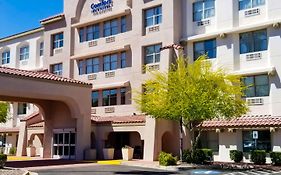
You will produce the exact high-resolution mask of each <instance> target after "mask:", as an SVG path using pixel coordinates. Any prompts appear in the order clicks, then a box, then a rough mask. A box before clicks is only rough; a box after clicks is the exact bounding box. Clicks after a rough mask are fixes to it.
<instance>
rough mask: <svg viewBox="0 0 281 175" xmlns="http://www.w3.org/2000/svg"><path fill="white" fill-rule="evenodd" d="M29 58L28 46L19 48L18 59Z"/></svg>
mask: <svg viewBox="0 0 281 175" xmlns="http://www.w3.org/2000/svg"><path fill="white" fill-rule="evenodd" d="M28 58H29V46H24V47H21V48H20V60H27V59H28Z"/></svg>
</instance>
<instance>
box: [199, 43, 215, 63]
mask: <svg viewBox="0 0 281 175" xmlns="http://www.w3.org/2000/svg"><path fill="white" fill-rule="evenodd" d="M204 54H207V56H208V58H216V57H217V44H216V39H211V40H206V41H200V42H196V43H194V60H196V59H197V58H198V57H200V56H201V55H204Z"/></svg>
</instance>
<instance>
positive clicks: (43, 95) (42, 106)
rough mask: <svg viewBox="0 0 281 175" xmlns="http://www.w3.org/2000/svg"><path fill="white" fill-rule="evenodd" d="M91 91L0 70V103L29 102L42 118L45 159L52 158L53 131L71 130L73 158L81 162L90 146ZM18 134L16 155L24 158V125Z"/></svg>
mask: <svg viewBox="0 0 281 175" xmlns="http://www.w3.org/2000/svg"><path fill="white" fill-rule="evenodd" d="M91 88H92V85H91V84H88V83H85V82H81V81H77V80H74V79H69V78H63V77H59V76H56V75H53V74H50V73H47V72H35V71H26V70H19V69H13V68H6V67H0V101H9V102H26V103H33V104H35V105H37V106H38V108H39V113H40V115H42V116H43V119H44V122H45V125H44V140H43V147H44V153H43V155H44V157H45V158H52V157H53V148H52V147H53V142H52V141H53V136H54V132H65V131H70V130H71V131H72V133H75V134H76V136H75V147H74V148H73V149H74V150H75V151H74V152H75V158H76V159H83V151H84V150H85V149H88V148H89V147H90V133H91V118H90V116H91ZM19 132H20V133H19V143H18V145H19V146H21V145H22V146H21V147H20V148H18V151H17V154H18V155H24V154H25V148H26V146H27V143H26V139H25V137H26V126H24V125H21V126H20V128H19ZM21 138H22V139H21ZM21 140H22V141H21ZM20 142H22V143H20Z"/></svg>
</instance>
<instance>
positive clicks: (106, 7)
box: [91, 0, 113, 15]
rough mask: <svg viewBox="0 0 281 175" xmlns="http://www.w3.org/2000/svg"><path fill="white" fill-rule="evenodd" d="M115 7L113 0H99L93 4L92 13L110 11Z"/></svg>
mask: <svg viewBox="0 0 281 175" xmlns="http://www.w3.org/2000/svg"><path fill="white" fill-rule="evenodd" d="M112 7H113V0H99V2H98V3H93V4H92V5H91V9H92V13H93V14H94V15H97V14H101V13H105V12H107V11H110V10H111V9H112Z"/></svg>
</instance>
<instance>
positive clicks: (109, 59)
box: [103, 54, 117, 71]
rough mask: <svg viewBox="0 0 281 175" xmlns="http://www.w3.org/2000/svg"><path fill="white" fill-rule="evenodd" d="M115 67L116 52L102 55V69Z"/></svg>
mask: <svg viewBox="0 0 281 175" xmlns="http://www.w3.org/2000/svg"><path fill="white" fill-rule="evenodd" d="M116 69H117V54H113V55H107V56H104V57H103V71H110V70H116Z"/></svg>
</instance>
